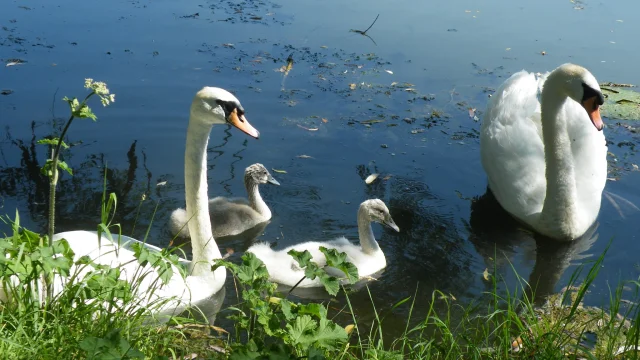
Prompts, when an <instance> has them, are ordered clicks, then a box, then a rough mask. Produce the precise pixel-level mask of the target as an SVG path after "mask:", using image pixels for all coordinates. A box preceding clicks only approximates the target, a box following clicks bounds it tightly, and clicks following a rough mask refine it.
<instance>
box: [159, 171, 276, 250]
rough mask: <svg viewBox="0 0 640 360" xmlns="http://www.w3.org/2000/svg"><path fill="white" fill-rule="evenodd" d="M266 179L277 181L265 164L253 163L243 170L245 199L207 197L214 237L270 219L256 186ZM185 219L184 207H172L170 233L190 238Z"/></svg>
mask: <svg viewBox="0 0 640 360" xmlns="http://www.w3.org/2000/svg"><path fill="white" fill-rule="evenodd" d="M266 183H270V184H274V185H280V183H279V182H278V181H277V180H276V179H274V178H273V176H271V174H270V173H269V170H267V168H265V167H264V165H262V164H253V165H251V166H249V167H248V168H246V169H245V171H244V186H245V187H246V189H247V195H248V199H245V198H226V197H222V196H218V197H215V198H213V199H209V216H210V217H211V227H212V231H213V236H214V237H222V236H230V235H237V234H240V233H242V232H244V231H245V230H248V229H251V228H252V227H254V226H256V225H258V224H260V223H263V222H265V221H267V220H270V219H271V210H269V207H268V206H267V204H266V203H265V202H264V200H263V199H262V196H260V191H259V190H258V186H259V185H260V184H266ZM188 220H189V219H188V218H187V212H186V210H185V209H182V208H180V209H176V210H174V211H173V213H171V219H170V221H169V227H170V229H171V234H172V235H173V236H177V237H179V238H185V239H186V238H189V237H190V236H189V227H188V226H186V225H185V224H186V223H187V221H188Z"/></svg>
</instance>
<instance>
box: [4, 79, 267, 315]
mask: <svg viewBox="0 0 640 360" xmlns="http://www.w3.org/2000/svg"><path fill="white" fill-rule="evenodd" d="M215 124H231V125H233V126H235V127H237V128H238V129H240V130H242V131H244V132H245V133H247V134H249V135H251V136H252V137H255V138H258V136H259V133H258V131H257V130H256V129H255V128H253V126H251V125H250V124H249V123H248V122H247V120H246V119H245V117H244V109H243V108H242V106H241V105H240V102H239V101H238V99H236V97H235V96H233V95H232V94H231V93H229V92H228V91H226V90H224V89H220V88H214V87H205V88H203V89H202V90H200V91H199V92H198V93H197V94H196V95H195V97H194V99H193V102H192V104H191V112H190V119H189V126H188V129H187V141H186V150H185V166H184V167H185V195H186V200H187V211H188V212H189V213H192V214H194V216H193V220H192V221H190V222H189V230H190V232H191V234H192V237H191V246H192V252H193V259H192V260H191V261H188V260H185V259H180V262H181V263H182V264H184V265H185V266H186V268H187V276H186V280H185V278H184V277H183V276H181V274H180V272H179V271H178V269H174V273H173V276H172V278H171V279H170V281H169V283H168V284H167V285H165V286H162V287H160V288H159V289H156V291H155V292H154V293H153V294H147V293H146V291H147V290H148V289H149V287H150V286H151V284H152V283H153V282H155V281H158V280H157V279H158V277H159V274H158V272H157V271H156V270H155V269H154V268H152V267H151V266H149V265H147V266H144V267H141V266H140V264H139V263H138V261H137V259H136V258H135V257H134V253H133V251H131V245H132V244H133V243H134V242H138V243H140V241H138V240H135V239H133V238H130V237H126V236H122V238H121V240H120V243H118V241H117V240H116V239H114V241H115V242H112V241H109V240H107V239H106V237H105V236H104V235H103V236H102V239H101V240H99V239H98V237H97V235H96V233H95V232H90V231H68V232H62V233H59V234H55V235H54V236H53V240H54V241H55V240H60V239H66V240H67V241H68V242H69V245H70V246H71V249H72V250H73V251H74V253H75V259H76V260H77V259H79V258H80V257H82V256H85V255H86V256H89V257H90V258H91V259H93V260H94V261H95V262H96V263H99V264H105V265H111V266H114V267H115V266H120V269H121V271H122V273H121V279H123V280H127V281H132V278H133V276H134V275H135V274H137V275H136V276H137V277H140V276H141V274H145V273H146V274H147V275H146V277H144V280H143V281H142V282H141V283H140V285H139V286H138V287H137V291H138V296H139V298H140V303H139V305H140V306H145V305H148V304H150V303H151V302H155V301H157V300H164V299H169V298H170V299H172V300H170V301H168V302H166V303H165V306H164V307H162V308H161V309H153V310H157V311H160V312H165V311H171V310H172V308H176V307H182V306H183V305H187V304H195V303H197V302H199V301H201V300H205V299H207V298H209V297H211V296H212V295H213V294H215V293H216V292H218V291H219V290H220V289H221V288H222V286H223V285H224V282H225V278H226V270H225V269H224V268H223V267H220V268H218V269H216V270H215V271H214V272H212V271H211V265H212V264H213V260H214V259H218V258H220V257H221V254H220V250H219V249H218V246H217V244H216V242H215V240H214V238H213V236H212V234H211V223H210V222H209V207H208V201H207V143H208V141H209V133H210V131H211V128H212V126H213V125H215ZM99 241H101V243H100V244H99ZM144 246H146V247H147V248H149V249H151V250H155V251H157V250H159V249H158V248H157V247H155V246H151V245H148V244H144ZM73 272H74V269H72V270H71V273H73ZM65 281H66V279H62V278H58V279H56V281H54V294H57V293H59V292H60V291H61V290H62V288H63V283H64V282H65ZM0 290H2V289H0ZM0 293H4V291H0ZM4 295H5V297H6V294H4Z"/></svg>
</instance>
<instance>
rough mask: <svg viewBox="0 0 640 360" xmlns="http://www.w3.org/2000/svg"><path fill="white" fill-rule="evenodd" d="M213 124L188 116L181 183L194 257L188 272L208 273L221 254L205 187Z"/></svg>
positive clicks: (194, 273)
mask: <svg viewBox="0 0 640 360" xmlns="http://www.w3.org/2000/svg"><path fill="white" fill-rule="evenodd" d="M211 128H212V125H208V124H204V123H203V122H201V121H199V119H198V118H197V117H195V116H193V115H191V117H190V118H189V127H188V129H187V147H186V150H185V155H184V184H185V194H186V202H187V219H191V221H189V222H188V226H189V234H191V247H192V251H193V260H192V262H191V266H190V269H189V274H190V275H193V276H200V275H207V274H210V273H211V265H212V264H213V259H219V258H221V257H222V255H221V254H220V249H218V245H217V244H216V242H215V240H214V238H213V233H212V232H211V220H210V219H209V199H208V188H207V144H208V142H209V133H210V132H211Z"/></svg>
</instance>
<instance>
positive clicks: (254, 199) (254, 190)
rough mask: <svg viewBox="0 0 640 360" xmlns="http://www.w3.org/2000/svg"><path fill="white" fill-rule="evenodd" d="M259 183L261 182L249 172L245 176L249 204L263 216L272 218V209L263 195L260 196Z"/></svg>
mask: <svg viewBox="0 0 640 360" xmlns="http://www.w3.org/2000/svg"><path fill="white" fill-rule="evenodd" d="M258 185H259V184H258V183H256V182H255V180H253V178H252V177H251V175H249V174H247V175H245V176H244V186H245V188H246V189H247V196H248V198H249V205H250V206H251V208H252V209H253V210H255V211H257V212H258V214H260V215H262V216H263V217H265V218H271V210H270V209H269V206H267V204H266V203H265V202H264V200H263V199H262V196H260V191H259V189H258Z"/></svg>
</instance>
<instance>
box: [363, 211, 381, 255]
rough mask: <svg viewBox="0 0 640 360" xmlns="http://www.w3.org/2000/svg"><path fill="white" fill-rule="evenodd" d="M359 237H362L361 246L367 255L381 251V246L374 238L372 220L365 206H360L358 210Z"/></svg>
mask: <svg viewBox="0 0 640 360" xmlns="http://www.w3.org/2000/svg"><path fill="white" fill-rule="evenodd" d="M358 235H359V237H360V246H361V247H362V252H364V253H365V254H373V253H376V252H378V251H380V246H379V245H378V242H377V241H376V238H375V237H374V236H373V229H371V220H369V214H367V209H366V208H365V206H362V205H360V209H358Z"/></svg>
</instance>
